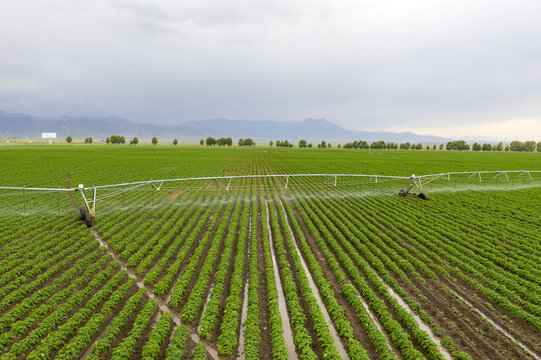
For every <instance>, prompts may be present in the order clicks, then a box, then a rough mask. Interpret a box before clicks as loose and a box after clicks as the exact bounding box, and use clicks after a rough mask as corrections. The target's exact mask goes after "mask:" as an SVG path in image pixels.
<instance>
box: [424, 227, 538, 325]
mask: <svg viewBox="0 0 541 360" xmlns="http://www.w3.org/2000/svg"><path fill="white" fill-rule="evenodd" d="M433 223H434V225H436V226H438V225H439V226H440V227H442V228H443V229H442V230H441V231H438V233H439V234H440V235H444V236H443V237H442V241H445V238H447V239H449V240H451V243H452V244H456V247H457V256H461V258H460V259H461V260H462V261H464V262H465V263H468V262H469V263H470V266H468V267H467V268H465V269H466V270H467V271H468V272H471V271H473V274H474V275H475V276H476V277H477V278H478V279H480V280H482V282H483V283H484V284H485V285H488V286H490V287H491V288H493V289H495V290H497V291H498V292H500V293H502V294H504V295H505V296H507V297H509V298H510V299H511V300H513V301H514V302H516V303H518V304H520V305H521V306H523V307H524V308H527V309H528V311H530V312H531V313H532V314H534V315H537V316H539V315H540V314H541V308H540V307H539V304H540V300H539V298H538V297H537V296H535V295H534V294H536V293H538V292H539V291H541V288H540V287H539V286H538V285H537V284H536V283H535V282H532V281H531V280H529V279H528V278H530V276H522V275H521V276H517V275H515V274H514V273H511V272H510V271H509V270H507V269H506V268H505V267H498V266H496V264H494V262H492V261H490V260H489V259H490V258H492V256H487V255H486V253H485V252H484V250H483V247H484V246H482V245H481V244H480V245H479V247H478V248H477V249H476V251H475V252H474V251H472V250H470V249H468V248H467V246H468V245H467V242H474V243H475V242H479V243H482V242H483V239H474V237H473V236H468V237H467V240H466V239H465V238H464V235H463V232H462V231H461V230H456V229H454V227H453V226H445V222H442V221H441V220H439V219H434V221H433ZM452 230H454V231H452ZM426 231H428V232H431V231H432V230H431V229H430V228H428V229H426ZM478 237H479V238H482V236H481V235H480V236H478ZM485 242H488V240H485ZM485 245H486V244H485ZM511 258H512V256H511ZM496 261H497V262H502V261H504V262H507V264H508V267H512V266H513V265H511V262H512V260H510V258H509V257H507V256H505V254H502V255H501V258H500V259H498V260H496ZM466 266H467V265H466ZM532 266H533V265H532ZM516 271H518V272H519V273H522V272H523V271H521V270H519V269H517V270H516Z"/></svg>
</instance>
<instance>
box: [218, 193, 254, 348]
mask: <svg viewBox="0 0 541 360" xmlns="http://www.w3.org/2000/svg"><path fill="white" fill-rule="evenodd" d="M249 217H250V207H249V203H248V201H244V202H243V212H242V219H241V224H240V229H239V232H238V242H237V253H236V256H235V261H234V263H233V274H232V275H231V283H230V286H229V296H227V298H226V300H225V308H224V312H223V317H222V322H221V324H220V335H219V337H218V341H217V345H218V353H219V354H223V355H230V354H231V353H233V350H234V349H236V348H237V346H238V338H239V336H238V332H239V328H240V313H241V311H242V302H243V298H242V290H243V288H244V279H245V277H244V274H245V260H244V259H245V256H246V239H247V237H248V224H249V222H248V219H249Z"/></svg>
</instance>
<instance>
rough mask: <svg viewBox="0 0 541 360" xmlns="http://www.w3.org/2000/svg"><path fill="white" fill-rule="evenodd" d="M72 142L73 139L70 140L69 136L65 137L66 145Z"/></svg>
mask: <svg viewBox="0 0 541 360" xmlns="http://www.w3.org/2000/svg"><path fill="white" fill-rule="evenodd" d="M72 141H73V139H72V138H71V136H67V137H66V142H67V143H68V144H70V143H71V142H72Z"/></svg>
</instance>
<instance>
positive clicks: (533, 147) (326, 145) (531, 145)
mask: <svg viewBox="0 0 541 360" xmlns="http://www.w3.org/2000/svg"><path fill="white" fill-rule="evenodd" d="M72 141H73V138H72V137H71V136H67V137H66V142H67V143H68V144H69V143H71V142H72ZM105 142H106V143H107V144H125V143H126V139H125V138H124V136H121V135H111V136H109V137H107V138H106V139H105ZM84 143H85V144H92V143H93V139H92V137H87V138H85V139H84ZM138 143H139V139H138V138H137V137H134V138H133V139H131V140H130V142H129V144H130V145H137V144H138ZM151 143H152V144H153V145H157V144H158V138H157V137H156V136H153V137H152V140H151ZM199 144H200V145H201V146H203V145H206V146H214V145H218V146H233V139H232V138H230V137H227V138H226V137H221V138H218V139H215V138H213V137H212V136H209V137H207V139H206V140H203V139H201V140H200V141H199ZM173 145H178V139H173ZM255 145H256V143H255V141H254V140H252V139H251V138H246V139H243V138H241V139H239V141H238V146H240V147H244V146H248V147H253V146H255ZM274 145H276V147H281V148H292V147H294V144H293V143H290V142H289V141H288V140H276V143H275V142H274V141H272V140H271V141H270V142H269V146H270V147H273V146H274ZM298 147H299V148H300V149H303V148H312V147H313V145H312V143H309V142H308V141H306V140H304V139H302V140H300V141H299V144H298ZM317 147H318V149H330V148H331V147H332V145H331V143H330V142H326V141H325V140H323V141H321V143H319V144H317ZM337 147H338V148H342V147H343V148H344V149H401V150H423V145H422V144H421V143H417V144H410V143H409V142H405V143H400V144H398V143H394V142H387V143H386V142H385V141H382V140H380V141H374V142H372V143H370V144H369V143H368V142H367V141H364V140H355V141H353V142H348V143H346V144H344V146H342V145H341V144H338V145H337ZM443 148H444V145H443V144H439V145H436V144H433V145H432V146H430V145H426V147H425V149H426V150H437V149H439V150H443ZM445 150H448V151H470V150H472V151H513V152H536V151H537V152H541V141H539V142H537V143H536V142H535V141H524V142H522V141H518V140H514V141H511V142H510V143H509V144H508V145H505V146H504V144H503V142H499V143H498V144H495V145H494V144H490V143H484V144H479V143H477V142H475V143H473V144H472V145H471V146H470V145H469V144H468V143H466V141H465V140H455V141H449V142H448V143H447V144H446V145H445Z"/></svg>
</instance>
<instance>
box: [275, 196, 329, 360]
mask: <svg viewBox="0 0 541 360" xmlns="http://www.w3.org/2000/svg"><path fill="white" fill-rule="evenodd" d="M274 205H276V206H279V205H278V204H274ZM269 210H270V211H275V206H271V205H269ZM276 217H277V221H278V224H279V225H280V232H281V234H280V235H281V236H282V238H283V242H282V243H281V244H280V245H282V246H283V248H284V249H285V253H286V258H287V262H288V264H289V269H290V270H291V273H292V275H293V281H294V282H295V285H296V287H297V297H298V299H299V303H300V306H301V308H302V310H303V313H304V314H305V316H306V322H305V327H306V330H307V331H308V334H310V337H311V338H312V341H313V345H312V349H313V350H314V352H315V353H316V355H317V356H318V357H319V358H323V348H322V347H321V345H320V344H319V339H318V336H317V333H316V331H315V328H314V321H313V319H312V317H311V316H310V310H309V308H308V304H307V303H306V300H305V298H304V295H303V293H302V290H301V284H300V280H299V275H298V273H297V271H296V268H295V265H294V264H293V258H292V256H291V252H290V250H289V246H288V245H287V238H286V231H289V230H288V229H286V228H287V224H283V223H282V221H280V218H279V215H278V213H277V214H276ZM271 230H272V227H271ZM273 240H274V244H275V249H277V248H278V243H277V240H278V239H277V237H276V235H275V234H273ZM276 253H278V252H276ZM276 260H277V262H278V268H279V271H280V276H281V278H282V283H283V275H282V268H281V266H280V260H279V258H277V259H276Z"/></svg>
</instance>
